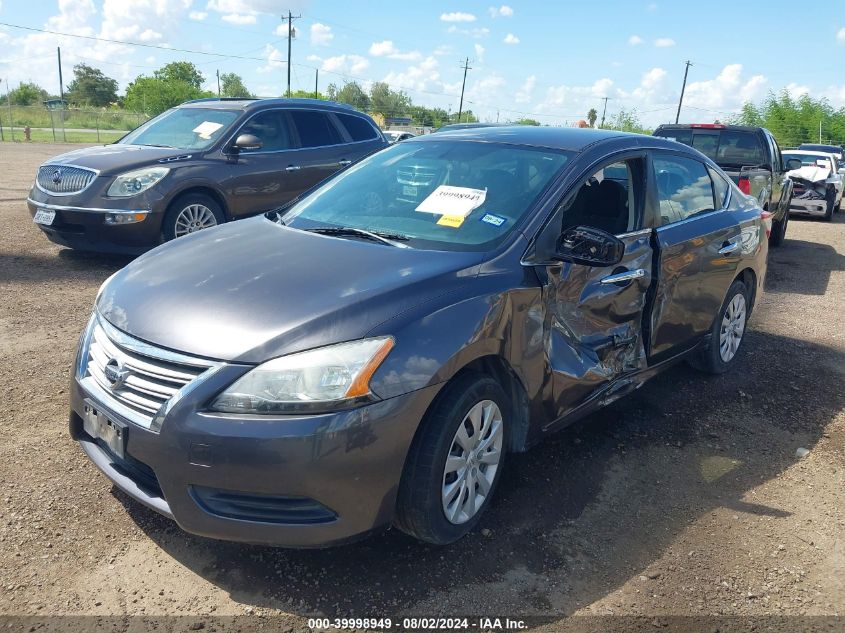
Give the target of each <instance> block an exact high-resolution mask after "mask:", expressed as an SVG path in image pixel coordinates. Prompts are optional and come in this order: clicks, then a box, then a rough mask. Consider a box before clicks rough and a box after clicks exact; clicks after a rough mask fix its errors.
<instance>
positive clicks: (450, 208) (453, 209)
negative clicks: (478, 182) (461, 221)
mask: <svg viewBox="0 0 845 633" xmlns="http://www.w3.org/2000/svg"><path fill="white" fill-rule="evenodd" d="M486 197H487V190H486V189H470V188H468V187H452V186H450V185H440V186H439V187H438V188H437V189H435V190H434V191H432V192H431V195H430V196H428V198H426V199H425V200H423V201H422V202H421V203H420V205H419V206H418V207H417V211H422V212H423V213H439V214H441V215H448V216H453V217H461V218H465V217H467V216H468V215H469V214H470V213H472V211H473V209H477V208H478V207H480V206H481V205H482V204H484V199H485V198H486Z"/></svg>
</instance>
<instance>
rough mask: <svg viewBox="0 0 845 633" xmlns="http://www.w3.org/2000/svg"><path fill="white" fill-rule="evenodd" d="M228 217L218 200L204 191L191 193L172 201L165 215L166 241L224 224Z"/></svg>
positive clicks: (163, 229)
mask: <svg viewBox="0 0 845 633" xmlns="http://www.w3.org/2000/svg"><path fill="white" fill-rule="evenodd" d="M225 221H226V217H225V216H224V215H223V210H222V209H221V208H220V205H219V204H217V201H215V200H214V198H212V197H211V196H208V195H206V194H204V193H189V194H187V195H184V196H179V197H178V198H176V200H174V201H173V202H172V203H170V206H169V207H168V208H167V213H166V214H165V216H164V224H163V226H162V234H163V235H164V239H165V241H169V240H172V239H175V238H177V237H182V236H183V235H189V234H191V233H196V232H197V231H202V230H204V229H210V228H211V227H213V226H217V225H218V224H223V222H225Z"/></svg>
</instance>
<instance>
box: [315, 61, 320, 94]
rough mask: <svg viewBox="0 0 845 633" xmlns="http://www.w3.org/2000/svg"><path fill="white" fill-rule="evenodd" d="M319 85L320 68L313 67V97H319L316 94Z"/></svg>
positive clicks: (318, 92)
mask: <svg viewBox="0 0 845 633" xmlns="http://www.w3.org/2000/svg"><path fill="white" fill-rule="evenodd" d="M319 85H320V69H319V68H315V69H314V98H315V99H319V98H320V97H319V96H318V95H319V94H320V91H319V90H318V87H319Z"/></svg>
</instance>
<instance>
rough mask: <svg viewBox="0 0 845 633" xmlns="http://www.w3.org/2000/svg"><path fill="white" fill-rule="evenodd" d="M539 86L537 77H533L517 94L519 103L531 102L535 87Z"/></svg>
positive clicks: (527, 80)
mask: <svg viewBox="0 0 845 633" xmlns="http://www.w3.org/2000/svg"><path fill="white" fill-rule="evenodd" d="M535 85H537V77H535V76H534V75H531V76H530V77H528V78H527V79H526V80H525V81H524V82H523V84H522V87H521V88H520V89H519V91H518V92H517V93H516V97H515V99H516V102H517V103H528V102H529V101H531V94H532V93H533V92H534V86H535Z"/></svg>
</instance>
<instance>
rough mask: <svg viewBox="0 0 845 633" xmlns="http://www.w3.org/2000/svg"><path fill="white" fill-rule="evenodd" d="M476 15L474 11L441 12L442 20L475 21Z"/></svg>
mask: <svg viewBox="0 0 845 633" xmlns="http://www.w3.org/2000/svg"><path fill="white" fill-rule="evenodd" d="M475 20H476V17H475V16H474V15H473V14H472V13H462V12H460V11H454V12H452V13H441V14H440V21H441V22H475Z"/></svg>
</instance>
